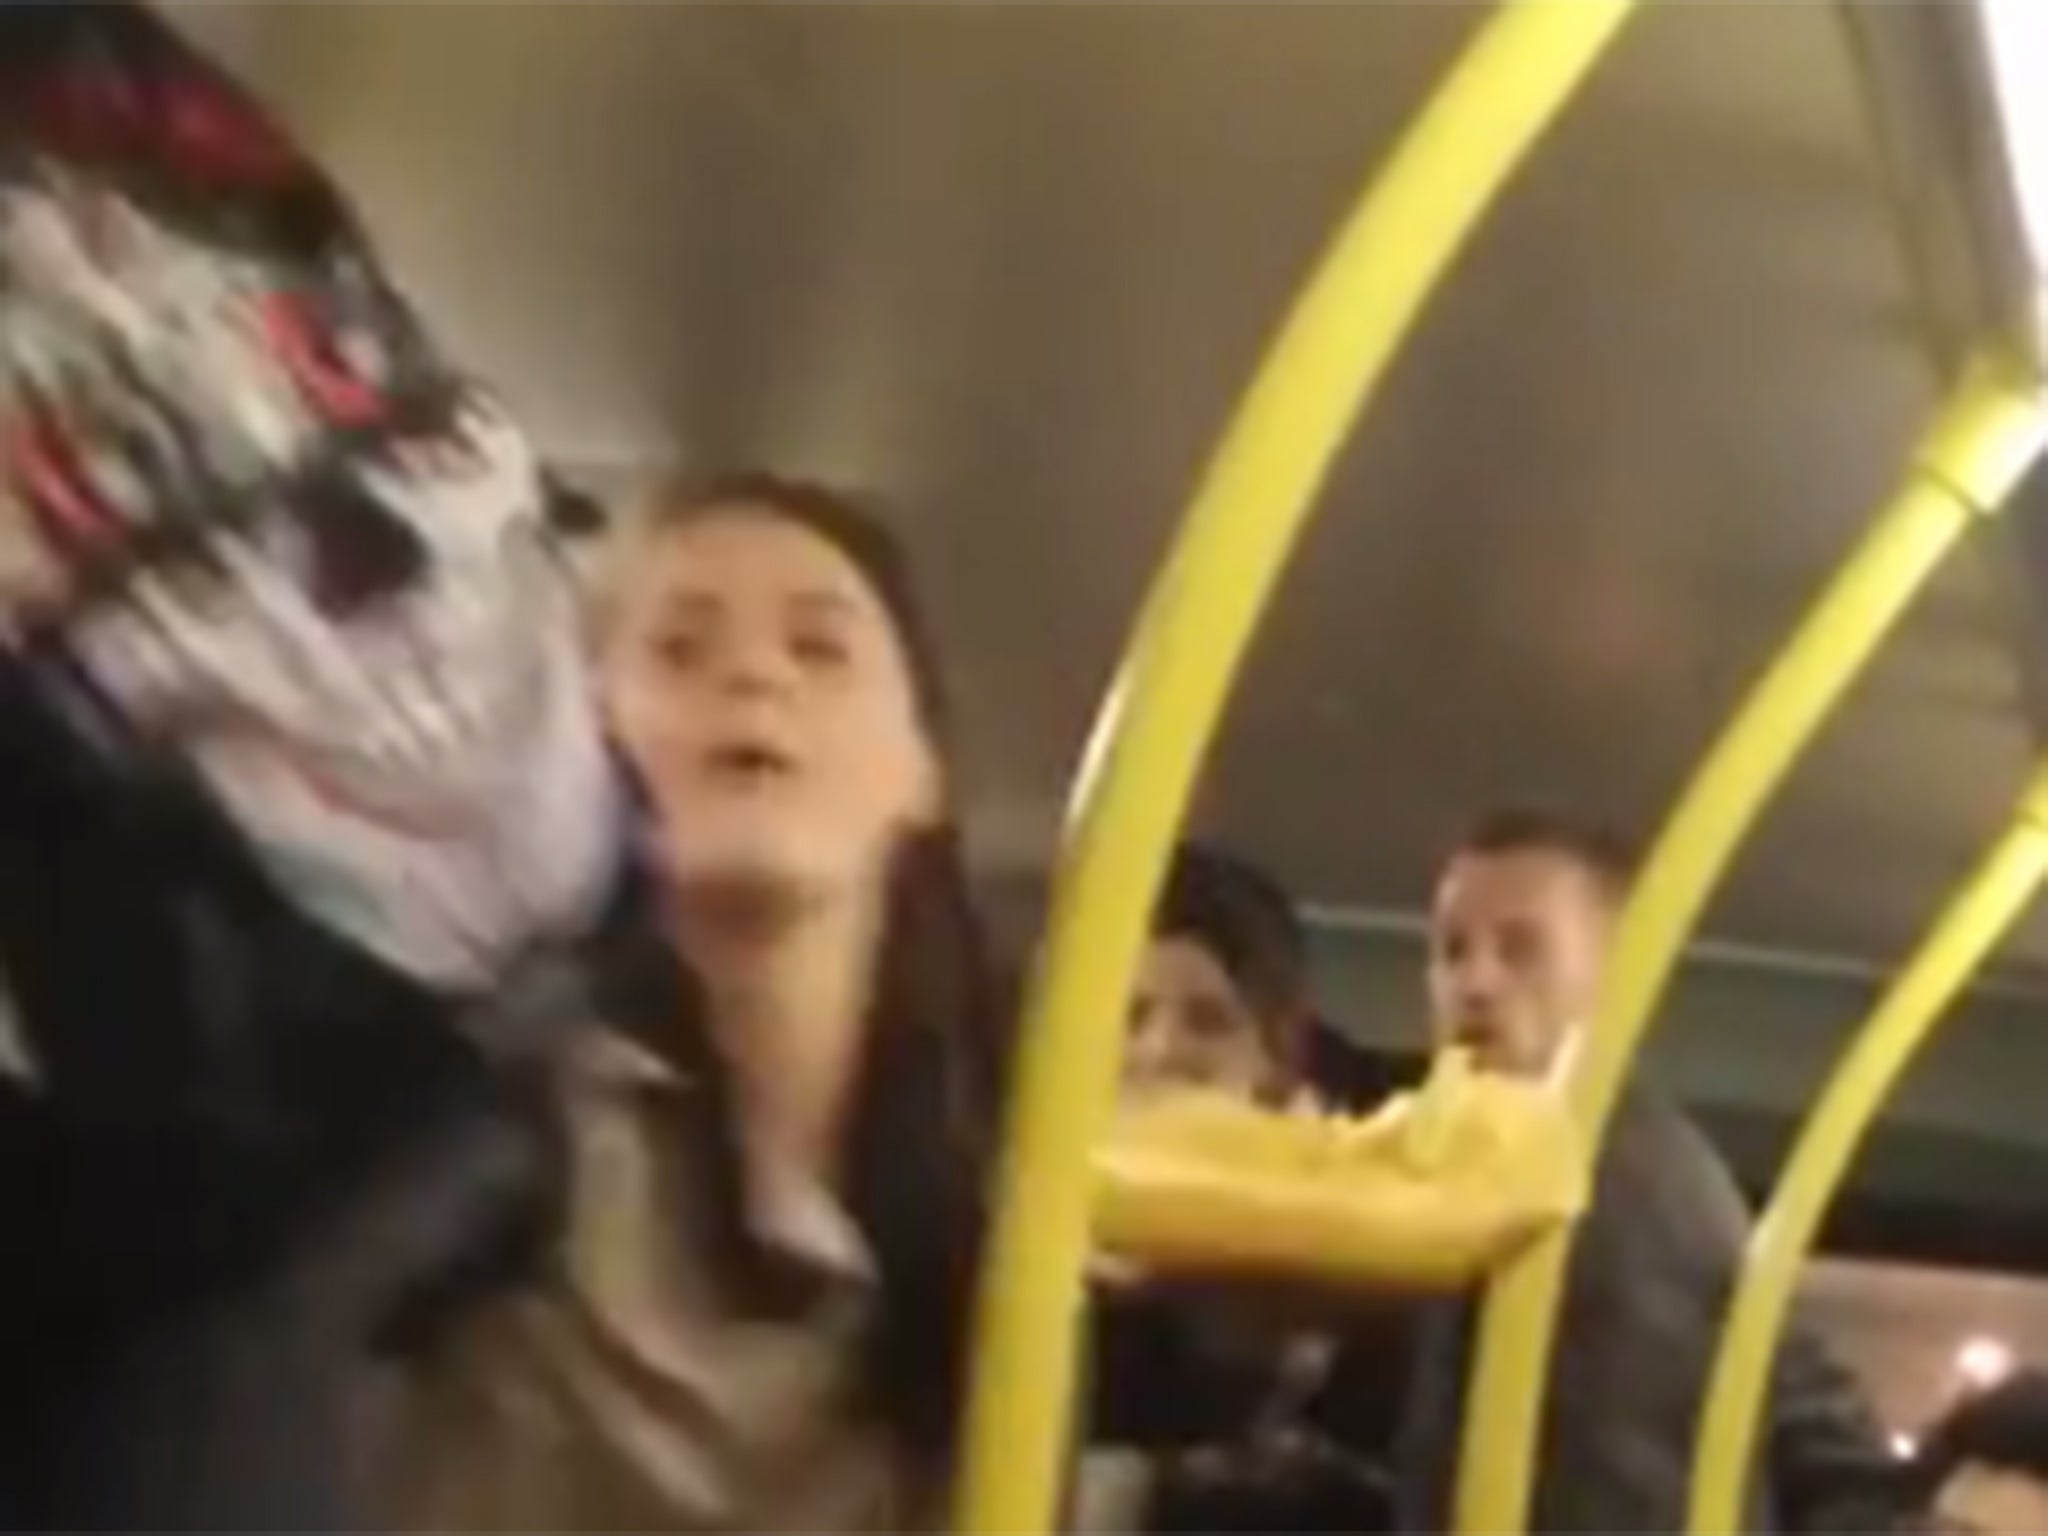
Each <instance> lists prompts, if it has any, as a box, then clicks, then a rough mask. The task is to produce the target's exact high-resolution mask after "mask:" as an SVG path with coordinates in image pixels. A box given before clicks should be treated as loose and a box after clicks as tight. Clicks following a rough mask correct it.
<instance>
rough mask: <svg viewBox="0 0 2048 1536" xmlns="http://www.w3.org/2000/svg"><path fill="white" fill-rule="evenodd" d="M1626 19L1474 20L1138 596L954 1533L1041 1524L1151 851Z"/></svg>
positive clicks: (1099, 742)
mask: <svg viewBox="0 0 2048 1536" xmlns="http://www.w3.org/2000/svg"><path fill="white" fill-rule="evenodd" d="M1632 3H1633V0H1514V3H1512V4H1509V5H1507V6H1505V7H1503V8H1502V9H1501V11H1500V12H1499V13H1498V14H1496V15H1495V16H1493V17H1491V18H1489V19H1488V21H1487V22H1486V23H1485V25H1484V28H1483V30H1482V31H1481V32H1480V34H1479V36H1478V38H1477V40H1476V41H1475V42H1474V44H1473V45H1472V46H1471V47H1470V48H1469V49H1468V50H1467V51H1466V53H1465V54H1464V56H1463V57H1462V58H1460V59H1459V61H1458V63H1457V64H1456V66H1455V67H1454V69H1453V70H1452V72H1451V74H1450V76H1449V77H1448V78H1447V79H1446V80H1445V81H1444V82H1443V84H1442V86H1441V87H1440V88H1439V90H1438V91H1437V93H1436V94H1435V96H1434V98H1433V99H1432V100H1431V101H1430V103H1429V104H1428V106H1427V107H1426V108H1425V109H1424V111H1423V113H1422V115H1421V116H1420V117H1419V118H1418V119H1417V121H1416V122H1415V124H1414V126H1413V127H1412V129H1411V130H1410V131H1409V133H1408V134H1407V135H1406V137H1405V138H1404V139H1403V140H1402V142H1401V143H1400V144H1399V146H1398V147H1397V148H1396V150H1395V152H1394V155H1393V157H1392V159H1391V160H1390V161H1389V162H1388V163H1387V165H1386V168H1385V170H1384V171H1383V172H1382V173H1381V175H1380V177H1379V178H1378V181H1377V184H1376V185H1375V186H1374V187H1373V189H1372V191H1371V193H1370V195H1368V196H1367V198H1366V199H1365V200H1364V201H1363V202H1362V203H1361V204H1360V205H1359V207H1358V208H1357V210H1356V211H1355V212H1354V213H1353V214H1352V215H1351V216H1350V219H1349V221H1348V222H1347V223H1346V224H1345V225H1344V226H1343V227H1342V228H1341V229H1340V231H1339V232H1338V234H1337V237H1336V241H1335V243H1334V245H1333V246H1332V247H1331V248H1330V250H1329V251H1328V253H1327V254H1326V255H1325V257H1324V259H1323V262H1322V265H1321V267H1320V268H1319V269H1318V270H1317V272H1316V274H1315V276H1314V277H1313V279H1312V280H1311V282H1310V284H1309V286H1308V287H1307V289H1306V290H1305V291H1304V292H1303V293H1302V295H1301V297H1300V299H1299V300H1298V301H1297V302H1296V304H1295V306H1294V308H1293V311H1292V312H1291V313H1290V314H1289V316H1288V318H1287V321H1286V323H1285V326H1284V327H1283V329H1282V330H1281V332H1280V334H1279V336H1278V338H1277V339H1276V340H1275V342H1274V343H1273V346H1272V348H1271V350H1270V352H1269V353H1268V355H1267V357H1266V359H1265V362H1264V365H1263V367H1262V369H1261V371H1260V373H1259V375H1258V376H1257V378H1256V379H1255V380H1254V381H1253V384H1252V386H1251V389H1250V391H1249V392H1248V393H1247V394H1246V396H1245V398H1244V400H1243V403H1242V404H1241V405H1240V407H1239V409H1238V413H1237V416H1236V419H1235V420H1234V421H1233V422H1232V423H1231V425H1230V428H1229V431H1228V432H1227V433H1226V434H1225V436H1224V438H1223V439H1222V441H1221V443H1220V444H1219V446H1218V448H1217V450H1216V452H1215V456H1214V458H1213V459H1212V460H1211V462H1210V464H1209V467H1208V471H1207V474H1206V477H1205V478H1204V480H1203V482H1202V485H1201V489H1200V491H1199V493H1198V494H1197V496H1196V498H1195V501H1194V503H1193V505H1192V507H1191V508H1190V509H1189V512H1188V516H1187V520H1186V523H1185V525H1184V528H1183V531H1182V533H1181V536H1180V538H1179V540H1178V542H1177V543H1176V544H1175V546H1174V549H1173V552H1172V554H1171V555H1170V556H1169V558H1168V560H1167V562H1166V565H1165V567H1164V569H1163V570H1162V571H1161V573H1160V575H1159V577H1158V578H1157V580H1156V581H1155V583H1154V585H1153V587H1152V590H1151V592H1150V594H1149V595H1148V596H1147V599H1146V602H1145V607H1144V610H1143V612H1142V614H1141V615H1140V618H1139V622H1138V627H1137V631H1136V633H1135V635H1134V637H1133V639H1132V641H1131V644H1130V648H1129V651H1128V652H1127V654H1126V655H1125V658H1124V661H1123V665H1122V668H1121V671H1120V674H1119V676H1118V678H1117V680H1116V682H1115V683H1114V685H1113V686H1112V688H1111V690H1110V693H1109V696H1108V699H1107V701H1106V703H1105V705H1104V707H1103V710H1102V712H1101V715H1100V717H1099V718H1098V720H1097V722H1096V726H1095V732H1094V736H1093V738H1092V740H1091V742H1090V744H1089V748H1088V752H1087V754H1086V757H1085V759H1084V761H1083V764H1082V767H1081V772H1080V775H1079V779H1078V781H1077V786H1076V789H1075V793H1074V799H1073V802H1072V804H1071V806H1070V809H1069V827H1068V835H1067V849H1066V852H1065V855H1064V858H1063V860H1062V867H1061V871H1060V878H1059V882H1058V886H1057V889H1056V891H1055V895H1054V902H1053V909H1052V915H1051V918H1050V924H1049V928H1048V933H1047V948H1046V951H1045V954H1044V956H1043V959H1042V962H1041V964H1040V966H1039V969H1038V971H1037V974H1036V976H1035V978H1034V982H1033V988H1032V993H1031V997H1030V999H1029V1006H1028V1010H1027V1014H1026V1021H1027V1027H1026V1030H1025V1033H1024V1036H1023V1039H1022V1041H1021V1052H1020V1059H1019V1061H1018V1069H1017V1070H1018V1076H1017V1081H1016V1084H1015V1086H1014V1089H1013V1093H1014V1095H1015V1097H1014V1099H1013V1102H1012V1107H1011V1119H1010V1123H1009V1127H1008V1145H1007V1148H1006V1151H1005V1156H1004V1158H1003V1162H1002V1166H1001V1167H1000V1168H999V1170H998V1181H999V1182H998V1202H999V1204H998V1210H997V1217H996V1223H995V1227H994V1230H993V1233H992V1236H991V1247H990V1250H989V1253H988V1256H987V1260H986V1263H985V1265H984V1270H983V1282H982V1285H983V1289H982V1296H981V1310H980V1315H979V1317H978V1319H977V1327H978V1333H977V1343H978V1353H977V1365H978V1368H977V1371H976V1379H975V1382H974V1391H973V1395H972V1397H971V1400H970V1403H969V1411H968V1419H967V1444H966V1455H965V1463H964V1467H963V1472H962V1486H961V1490H960V1498H959V1505H958V1509H957V1517H958V1521H959V1524H960V1526H961V1528H962V1529H964V1530H966V1531H970V1532H979V1533H996V1532H1001V1533H1015V1532H1028V1531H1041V1530H1045V1529H1048V1528H1049V1527H1050V1525H1051V1523H1052V1518H1053V1513H1054V1506H1055V1502H1056V1486H1057V1483H1058V1481H1059V1477H1060V1473H1061V1469H1062V1467H1063V1466H1064V1464H1065V1459H1066V1454H1067V1451H1068V1449H1069V1444H1068V1420H1069V1415H1070V1409H1071V1401H1070V1400H1071V1397H1072V1390H1073V1382H1074V1367H1075V1358H1074V1357H1075V1348H1076V1343H1077V1338H1076V1326H1075V1325H1076V1322H1077V1320H1078V1318H1079V1315H1080V1308H1081V1301H1082V1296H1081V1273H1082V1267H1083V1264H1084V1262H1085V1259H1086V1255H1087V1249H1088V1225H1089V1189H1090V1184H1089V1174H1088V1152H1089V1148H1090V1145H1091V1143H1092V1142H1093V1141H1094V1139H1095V1137H1096V1136H1097V1134H1098V1133H1099V1131H1100V1130H1101V1129H1102V1127H1103V1125H1104V1123H1105V1121H1106V1120H1107V1117H1108V1113H1109V1108H1110V1102H1111V1099H1112V1097H1113V1095H1114V1091H1115V1080H1116V1070H1117V1060H1118V1057H1119V1055H1120V1051H1121V1040H1122V1031H1123V1018H1124V1009H1125V1000H1126V997H1127V995H1128V993H1129V990H1130V983H1131V979H1132V976H1133V974H1134V972H1135V970H1136V966H1137V959H1138V952H1139V948H1140V946H1141V944H1142V943H1143V940H1144V934H1145V927H1146V924H1147V922H1148V921H1149V918H1150V913H1151V907H1152V903H1153V900H1154V897H1155V895H1156V893H1157V888H1158V884H1159V880H1160V874H1161V870H1162V868H1163V865H1164V863H1165V859H1166V855H1167V851H1168V847H1169V844H1170V842H1171V840H1172V838H1173V836H1174V833H1175V831H1176V829H1177V828H1178V827H1179V825H1180V822H1181V819H1182V817H1183V815H1184V813H1185V809H1186V805H1187V799H1188V794H1189V790H1190V787H1191V785H1192V783H1193V780H1194V775H1195V772H1196V769H1197V767H1198V766H1199V764H1200V761H1201V758H1202V755H1203V752H1204V749H1205V748H1206V746H1207V744H1208V742H1209V738H1210V736H1211V734H1212V733H1213V731H1214V728H1215V724H1216V721H1217V718H1218V716H1219V714H1220V713H1221V710H1222V705H1223V701H1224V699H1225V697H1226V695H1227V692H1228V689H1229V684H1230V680H1231V678H1232V676H1233V675H1234V673H1235V672H1236V669H1237V664H1238V660H1239V658H1240V656H1241V655H1242V653H1243V651H1244V648H1245V645H1246V643H1247V641H1248V640H1249V638H1250V636H1251V632H1252V628H1253V625H1254V623H1255V622H1256V620H1257V618H1258V616H1259V613H1260V611H1261V609H1262V608H1263V607H1264V605H1265V601H1266V598H1267V595H1268V593H1269V592H1270V590H1271V588H1272V585H1273V582H1274V579H1275V578H1276V576H1277V575H1278V573H1279V571H1280V569H1281V566H1282V564H1283V562H1284V561H1285V559H1286V556H1287V553H1288V550H1289V549H1290V548H1291V547H1292V544H1293V541H1294V537H1295V534H1296V533H1297V531H1298V530H1299V528H1300V526H1301V524H1302V523H1303V521H1304V520H1305V518H1306V516H1307V513H1308V510H1309V506H1310V504H1311V502H1312V500H1313V498H1314V496H1315V493H1316V491H1317V489H1318V488H1319V486H1320V485H1321V483H1322V481H1323V478H1324V476H1325V475H1326V473H1327V472H1328V469H1329V466H1330V463H1331V461H1332V460H1333V459H1334V457H1335V455H1336V453H1337V451H1338V449H1339V448H1340V447H1342V445H1343V443H1344V441H1345V438H1346V436H1347V435H1348V434H1349V432H1350V430H1351V428H1352V426H1353V424H1354V423H1355V421H1356V420H1357V418H1358V415H1359V413H1360V411H1361V410H1362V409H1363V407H1364V404H1365V402H1366V400H1367V398H1368V397H1369V395H1370V394H1371V392H1372V389H1373V387H1374V386H1375V385H1376V384H1377V383H1378V382H1379V380H1380V379H1381V378H1382V377H1383V376H1384V374H1385V372H1386V369H1387V366H1388V364H1389V363H1390V362H1391V361H1392V360H1393V357H1394V355H1395V352H1396V350H1397V349H1398V347H1399V345H1400V343H1401V341H1402V339H1403V338H1404V337H1405V336H1406V335H1407V333H1408V330H1409V328H1410V326H1411V325H1412V324H1413V323H1414V320H1415V318H1416V316H1417V314H1418V313H1419V312H1420V310H1421V307H1422V304H1423V302H1424V300H1425V299H1427V297H1428V296H1429V294H1430V293H1431V291H1432V290H1433V289H1434V288H1435V286H1436V284H1437V283H1438V281H1439V280H1440V279H1441V278H1442V276H1443V274H1444V273H1445V271H1446V270H1447V269H1448V267H1449V266H1450V263H1451V260H1452V258H1453V257H1454V256H1455V255H1456V254H1457V251H1458V249H1459V247H1460V245H1461V243H1462V242H1463V240H1464V238H1465V236H1466V234H1467V232H1468V231H1469V230H1470V229H1471V228H1472V226H1473V225H1474V224H1475V223H1476V222H1477V221H1478V219H1479V216H1480V215H1481V214H1482V213H1483V212H1484V211H1485V209H1486V207H1487V205H1488V204H1489V203H1490V202H1491V200H1492V199H1493V197H1494V195H1495V193H1496V192H1497V191H1498V190H1499V188H1500V186H1501V185H1502V183H1503V182H1504V180H1505V179H1506V177H1507V176H1508V174H1509V172H1510V171H1512V170H1513V168H1514V167H1515V165H1516V164H1517V162H1518V161H1519V160H1520V159H1521V157H1522V155H1523V154H1524V153H1525V152H1526V151H1527V149H1528V148H1529V146H1530V144H1531V143H1532V142H1533V141H1534V139H1535V137H1536V135H1537V134H1538V133H1539V132H1540V131H1541V130H1542V129H1543V128H1544V126H1545V125H1546V124H1547V123H1548V122H1549V121H1550V120H1551V118H1552V117H1553V116H1554V115H1555V114H1556V113H1557V111H1558V110H1559V109H1560V108H1561V107H1562V105H1563V104H1564V102H1565V100H1566V98H1567V97H1568V96H1569V95H1570V93H1571V91H1572V89H1573V87H1574V86H1575V85H1576V84H1577V83H1578V82H1579V80H1580V79H1581V78H1582V77H1583V76H1584V75H1585V73H1586V72H1587V70H1588V69H1590V67H1591V66H1592V64H1593V62H1594V60H1595V59H1596V58H1597V57H1598V56H1599V53H1600V51H1601V49H1602V47H1603V46H1604V45H1605V44H1606V42H1607V41H1608V39H1609V38H1610V37H1611V36H1612V35H1613V33H1614V31H1615V29H1616V27H1617V26H1618V25H1619V24H1620V22H1621V21H1622V19H1623V18H1624V17H1625V16H1626V15H1627V13H1628V11H1629V10H1630V8H1631V5H1632Z"/></svg>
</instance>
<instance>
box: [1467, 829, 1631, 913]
mask: <svg viewBox="0 0 2048 1536" xmlns="http://www.w3.org/2000/svg"><path fill="white" fill-rule="evenodd" d="M1517 853H1550V854H1556V855H1557V856H1558V857H1560V858H1564V859H1568V860H1570V861H1571V862H1572V863H1574V864H1576V865H1578V866H1579V867H1580V868H1581V869H1583V870H1585V871H1586V873H1587V874H1589V875H1591V876H1592V877H1593V879H1594V880H1595V882H1596V883H1597V884H1598V885H1599V887H1600V890H1601V892H1602V893H1603V894H1604V895H1605V896H1606V897H1607V898H1608V900H1610V901H1612V902H1614V903H1617V904H1619V903H1620V902H1621V901H1622V900H1623V899H1624V898H1625V897H1626V896H1627V894H1628V889H1629V886H1630V885H1632V884H1633V883H1634V881H1635V877H1636V866H1637V855H1636V850H1635V848H1634V847H1633V845H1631V844H1630V843H1629V841H1628V839H1626V838H1625V837H1623V836H1622V835H1621V834H1620V833H1619V832H1617V831H1615V830H1614V829H1613V828H1612V827H1609V826H1605V825H1603V824H1602V823H1600V822H1597V821H1593V820H1590V819H1588V818H1585V817H1579V816H1573V815H1569V814H1567V813H1565V812H1562V811H1553V810H1547V809H1544V808H1541V807H1538V806H1529V805H1504V806H1496V807H1494V808H1493V809H1491V810H1488V811H1485V812H1482V813H1481V814H1480V815H1479V816H1477V817H1475V818H1474V819H1473V820H1472V822H1471V823H1470V824H1468V825H1467V827H1466V828H1465V831H1464V833H1463V835H1461V836H1460V837H1459V838H1458V840H1457V842H1456V843H1455V844H1453V845H1452V848H1451V856H1452V857H1453V858H1456V857H1458V856H1460V855H1468V854H1478V855H1482V856H1485V855H1492V856H1505V855H1508V854H1517Z"/></svg>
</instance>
